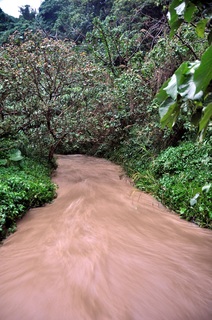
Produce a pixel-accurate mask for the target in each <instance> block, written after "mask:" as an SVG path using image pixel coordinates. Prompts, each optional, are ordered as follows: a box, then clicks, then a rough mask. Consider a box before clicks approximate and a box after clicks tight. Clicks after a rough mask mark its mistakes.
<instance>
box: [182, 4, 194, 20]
mask: <svg viewBox="0 0 212 320" xmlns="http://www.w3.org/2000/svg"><path fill="white" fill-rule="evenodd" d="M195 10H196V6H195V5H194V4H193V3H192V2H189V3H188V5H187V7H186V9H185V11H184V19H185V21H186V22H191V19H192V16H193V13H194V11H195Z"/></svg>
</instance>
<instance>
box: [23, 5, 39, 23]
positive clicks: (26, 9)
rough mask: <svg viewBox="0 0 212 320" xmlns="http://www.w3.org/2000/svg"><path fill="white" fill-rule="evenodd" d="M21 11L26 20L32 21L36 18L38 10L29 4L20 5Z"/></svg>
mask: <svg viewBox="0 0 212 320" xmlns="http://www.w3.org/2000/svg"><path fill="white" fill-rule="evenodd" d="M19 11H20V13H21V16H22V17H23V18H24V19H25V20H29V21H32V20H34V19H35V16H36V10H34V9H32V8H31V7H30V6H29V5H25V6H22V7H19Z"/></svg>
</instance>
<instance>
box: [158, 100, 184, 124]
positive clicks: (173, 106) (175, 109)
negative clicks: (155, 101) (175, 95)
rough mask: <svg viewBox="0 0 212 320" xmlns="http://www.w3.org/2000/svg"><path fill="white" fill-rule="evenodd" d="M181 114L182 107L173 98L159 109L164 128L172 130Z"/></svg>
mask: <svg viewBox="0 0 212 320" xmlns="http://www.w3.org/2000/svg"><path fill="white" fill-rule="evenodd" d="M179 112H180V106H179V104H178V103H177V102H175V101H174V100H173V99H172V98H168V99H166V101H164V103H162V104H161V106H160V108H159V113H160V118H161V120H160V121H161V125H162V127H165V126H167V127H169V128H172V127H173V125H174V124H175V122H176V119H177V117H178V115H179Z"/></svg>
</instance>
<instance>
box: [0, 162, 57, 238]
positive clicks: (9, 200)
mask: <svg viewBox="0 0 212 320" xmlns="http://www.w3.org/2000/svg"><path fill="white" fill-rule="evenodd" d="M49 175H50V167H49V166H48V165H47V164H44V163H43V164H42V163H37V162H35V161H34V160H31V159H26V158H25V159H23V160H22V161H21V166H20V165H16V164H15V163H13V164H11V165H10V166H9V167H5V166H0V240H2V239H3V238H4V237H5V236H6V235H8V234H9V233H11V232H13V231H14V230H15V228H16V221H17V220H18V219H20V218H21V217H22V216H23V215H24V214H25V213H26V211H27V210H28V209H29V208H32V207H37V206H41V205H43V204H44V203H46V202H50V201H51V200H52V199H53V198H54V196H55V185H54V184H53V183H52V182H51V180H50V178H49Z"/></svg>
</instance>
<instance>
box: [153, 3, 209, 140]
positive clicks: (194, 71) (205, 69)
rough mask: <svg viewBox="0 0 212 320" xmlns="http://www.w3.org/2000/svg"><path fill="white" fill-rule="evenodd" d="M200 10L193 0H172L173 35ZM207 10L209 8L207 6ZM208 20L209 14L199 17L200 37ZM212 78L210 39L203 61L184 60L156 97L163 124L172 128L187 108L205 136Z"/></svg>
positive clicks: (170, 19) (197, 26) (197, 30)
mask: <svg viewBox="0 0 212 320" xmlns="http://www.w3.org/2000/svg"><path fill="white" fill-rule="evenodd" d="M196 10H197V7H196V5H195V4H194V3H193V1H182V0H174V1H172V3H171V5H170V11H169V23H170V27H171V33H170V34H171V36H173V35H174V34H175V33H176V30H177V29H178V28H179V27H180V26H181V25H182V23H183V22H184V21H186V22H191V21H192V16H193V13H194V12H195V11H196ZM204 12H206V13H207V12H208V11H207V10H204ZM206 15H207V14H206ZM208 22H209V17H207V18H205V19H203V20H199V21H198V23H197V25H196V33H197V35H198V36H199V37H201V38H203V37H204V33H205V31H206V32H207V27H206V26H207V23H208ZM209 38H210V35H209ZM190 48H191V47H190ZM192 51H193V49H192ZM211 81H212V46H211V45H210V41H209V47H208V48H207V49H206V50H205V52H204V53H203V55H202V58H201V61H198V60H196V61H194V62H184V63H183V64H182V65H181V66H180V67H179V68H178V69H177V71H176V72H175V73H174V74H173V76H172V77H171V79H170V80H168V81H167V82H165V83H164V85H163V86H162V88H161V89H160V92H159V94H158V95H157V97H156V99H157V100H158V102H159V104H160V108H159V112H160V117H161V123H162V126H168V127H170V128H171V127H172V126H173V125H174V124H175V122H176V120H177V118H178V116H179V114H180V112H181V110H183V111H185V110H186V112H187V113H190V114H191V122H192V123H193V124H195V125H198V126H199V133H200V136H201V139H202V137H203V136H204V135H205V132H206V129H207V127H208V125H209V123H210V121H211V117H212V108H211V94H212V91H211Z"/></svg>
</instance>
